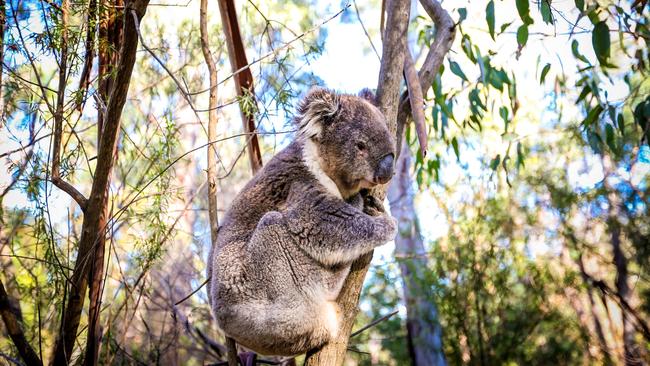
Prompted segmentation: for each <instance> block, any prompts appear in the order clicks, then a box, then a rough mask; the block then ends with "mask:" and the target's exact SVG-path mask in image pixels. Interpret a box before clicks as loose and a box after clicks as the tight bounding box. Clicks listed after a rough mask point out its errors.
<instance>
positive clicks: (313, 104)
mask: <svg viewBox="0 0 650 366" xmlns="http://www.w3.org/2000/svg"><path fill="white" fill-rule="evenodd" d="M340 105H341V97H340V96H339V95H338V94H336V93H335V92H333V91H331V90H328V89H324V88H320V87H313V88H311V89H310V90H309V92H308V93H307V95H306V96H305V98H304V99H303V100H302V101H301V102H300V105H299V106H298V115H297V116H296V123H297V124H298V136H299V137H302V138H314V137H315V138H318V137H319V136H320V134H321V132H322V130H323V126H325V125H326V124H327V123H330V122H331V121H332V120H333V119H334V117H335V116H336V114H337V113H338V112H339V107H340Z"/></svg>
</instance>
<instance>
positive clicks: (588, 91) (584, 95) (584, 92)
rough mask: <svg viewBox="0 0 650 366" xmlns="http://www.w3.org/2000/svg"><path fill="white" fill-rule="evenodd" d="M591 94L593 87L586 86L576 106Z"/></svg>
mask: <svg viewBox="0 0 650 366" xmlns="http://www.w3.org/2000/svg"><path fill="white" fill-rule="evenodd" d="M589 93H591V87H590V86H589V85H585V87H584V88H583V89H582V91H581V92H580V95H579V96H578V100H576V104H578V103H580V102H581V101H582V100H583V99H585V98H586V97H587V95H589Z"/></svg>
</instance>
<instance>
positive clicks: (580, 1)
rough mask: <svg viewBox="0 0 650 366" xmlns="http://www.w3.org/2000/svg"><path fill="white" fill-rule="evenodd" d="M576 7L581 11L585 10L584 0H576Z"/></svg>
mask: <svg viewBox="0 0 650 366" xmlns="http://www.w3.org/2000/svg"><path fill="white" fill-rule="evenodd" d="M576 8H578V10H580V12H581V13H582V12H583V11H585V0H576Z"/></svg>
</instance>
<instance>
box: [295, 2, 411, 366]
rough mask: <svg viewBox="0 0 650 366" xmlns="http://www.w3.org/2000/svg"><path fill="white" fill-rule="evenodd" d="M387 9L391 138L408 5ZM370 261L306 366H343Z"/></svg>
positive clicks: (381, 193) (363, 263)
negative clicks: (334, 331) (331, 333)
mask: <svg viewBox="0 0 650 366" xmlns="http://www.w3.org/2000/svg"><path fill="white" fill-rule="evenodd" d="M386 8H387V12H388V14H387V16H386V29H385V31H384V37H383V39H384V44H383V49H382V58H381V60H382V61H381V66H380V70H379V81H378V85H377V103H378V106H379V109H380V110H381V111H382V113H383V114H384V116H385V117H386V121H387V123H388V129H389V131H390V132H391V135H393V136H394V135H395V132H396V131H397V108H398V106H399V95H400V87H401V82H402V70H403V68H404V56H405V45H406V30H407V27H408V21H409V12H410V2H409V1H406V0H389V1H388V4H387V6H386ZM386 188H387V187H386V186H382V187H380V188H379V189H377V190H374V191H373V192H372V194H373V195H374V196H375V197H376V198H377V199H379V200H380V201H383V200H384V198H385V197H386ZM371 260H372V253H369V254H367V255H365V256H363V257H362V258H360V259H358V260H357V261H355V262H354V263H353V264H352V268H351V270H350V274H349V275H348V277H347V279H346V280H345V283H344V284H343V288H342V290H341V293H340V294H339V297H338V299H337V303H338V305H339V306H340V308H341V313H342V319H341V326H340V328H339V334H338V335H337V337H336V338H335V339H334V340H332V341H331V342H329V343H327V344H326V345H324V346H323V347H322V348H320V349H318V350H314V351H310V352H308V353H307V358H306V359H305V365H306V366H316V365H321V366H323V365H328V366H329V365H332V366H335V365H341V364H343V361H344V360H345V353H346V350H347V346H348V341H349V338H350V333H351V330H352V326H353V325H354V319H355V318H356V315H357V312H358V308H357V304H358V303H359V296H360V294H361V289H362V286H363V281H364V279H365V277H366V273H367V272H368V267H369V265H370V261H371Z"/></svg>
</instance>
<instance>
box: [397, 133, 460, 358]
mask: <svg viewBox="0 0 650 366" xmlns="http://www.w3.org/2000/svg"><path fill="white" fill-rule="evenodd" d="M411 161H412V154H411V149H410V148H409V146H408V144H403V146H402V149H401V153H400V157H399V159H398V160H397V165H396V167H395V177H394V178H393V180H392V182H391V184H390V188H389V189H388V200H389V202H390V212H391V214H392V215H393V217H395V218H396V219H397V222H398V225H399V226H398V227H399V231H398V233H397V238H395V257H396V258H397V260H398V262H399V267H400V271H401V272H402V284H403V286H404V303H405V305H406V330H407V333H408V344H409V354H410V355H411V359H412V361H413V364H414V365H417V366H443V365H446V364H447V363H446V361H445V355H444V353H443V349H442V328H441V326H440V322H439V321H438V310H437V309H436V306H435V304H434V302H433V299H430V298H428V296H427V295H428V294H429V291H428V290H427V287H426V283H425V281H426V279H425V278H424V271H425V269H426V267H427V262H428V261H427V258H426V251H425V249H424V243H423V240H422V235H421V233H420V225H419V222H418V218H417V216H416V214H415V205H414V202H413V199H414V192H413V179H412V178H411V174H410V170H411Z"/></svg>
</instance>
